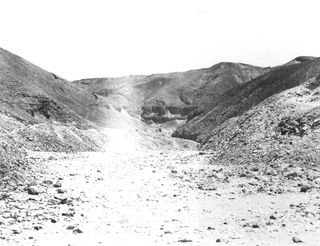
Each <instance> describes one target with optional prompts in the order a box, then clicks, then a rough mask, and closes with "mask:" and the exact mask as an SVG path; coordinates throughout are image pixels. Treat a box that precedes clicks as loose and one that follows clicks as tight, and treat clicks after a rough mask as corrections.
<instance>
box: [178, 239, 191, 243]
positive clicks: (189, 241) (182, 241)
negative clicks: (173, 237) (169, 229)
mask: <svg viewBox="0 0 320 246" xmlns="http://www.w3.org/2000/svg"><path fill="white" fill-rule="evenodd" d="M178 242H179V243H191V242H192V240H189V239H181V240H179V241H178Z"/></svg>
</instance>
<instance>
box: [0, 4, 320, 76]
mask: <svg viewBox="0 0 320 246" xmlns="http://www.w3.org/2000/svg"><path fill="white" fill-rule="evenodd" d="M317 2H319V1H317V0H314V1H313V0H306V1H302V0H301V1H296V0H267V1H262V0H260V1H259V0H221V1H215V0H208V1H206V0H159V1H156V0H127V1H125V0H112V1H111V0H28V1H26V0H0V10H1V13H0V23H1V25H0V27H1V29H0V47H2V48H4V49H6V50H8V51H10V52H13V53H15V54H17V55H19V56H21V57H23V58H25V59H27V60H29V61H30V62H32V63H34V64H36V65H38V66H40V67H42V68H44V69H45V70H48V71H50V72H54V73H56V74H58V75H60V76H62V77H64V78H66V79H69V80H75V79H83V78H92V77H119V76H125V75H130V74H152V73H162V72H174V71H186V70H190V69H196V68H203V67H210V66H212V65H214V64H216V63H218V62H220V61H231V62H242V63H247V64H252V65H257V66H275V65H279V64H282V63H285V62H287V61H289V60H291V59H293V58H295V57H296V56H299V55H311V56H320V31H319V24H320V12H319V10H320V8H319V6H320V3H319V4H318V3H317Z"/></svg>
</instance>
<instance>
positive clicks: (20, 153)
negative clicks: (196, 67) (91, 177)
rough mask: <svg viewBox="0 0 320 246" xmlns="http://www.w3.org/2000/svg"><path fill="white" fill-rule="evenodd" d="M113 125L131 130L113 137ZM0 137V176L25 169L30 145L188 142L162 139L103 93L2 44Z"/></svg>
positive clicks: (68, 147)
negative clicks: (116, 107)
mask: <svg viewBox="0 0 320 246" xmlns="http://www.w3.org/2000/svg"><path fill="white" fill-rule="evenodd" d="M113 129H125V130H126V131H127V132H131V133H132V132H135V133H136V134H131V135H130V137H128V136H126V135H125V134H123V133H122V135H121V134H120V135H121V136H122V138H119V134H118V132H116V133H114V132H113ZM138 132H139V134H138ZM0 137H1V138H0V165H1V166H0V176H1V177H6V179H8V180H12V178H13V179H14V180H17V179H19V177H18V176H19V174H21V175H22V174H23V173H25V172H27V169H28V168H29V167H30V163H29V160H28V159H27V158H26V156H27V154H28V152H30V151H55V152H75V151H97V150H104V149H105V148H110V147H111V146H112V145H113V143H114V142H120V141H125V139H124V137H127V138H126V140H128V139H129V140H130V141H131V142H133V143H134V144H135V148H139V147H141V148H153V147H155V148H156V147H158V146H170V148H180V147H183V145H186V146H191V145H192V146H194V144H191V143H190V144H189V143H186V142H185V141H180V140H179V141H175V140H170V139H168V137H167V136H164V134H162V133H160V132H159V129H158V128H155V127H146V126H144V125H143V124H142V123H141V122H140V121H139V120H137V119H135V118H133V117H131V116H129V115H128V114H126V112H124V111H121V112H120V111H117V110H116V109H114V108H113V107H112V106H110V105H109V104H108V102H107V101H106V100H104V97H99V96H97V95H93V94H92V93H90V92H86V91H84V90H81V89H80V88H77V87H76V86H74V85H73V84H71V83H70V82H69V81H67V80H65V79H63V78H61V77H59V76H58V75H56V74H53V73H50V72H47V71H45V70H43V69H41V68H39V67H37V66H35V65H33V64H32V63H30V62H28V61H26V60H24V59H23V58H21V57H18V56H16V55H14V54H12V53H10V52H8V51H6V50H3V49H0ZM127 142H128V141H127ZM155 142H156V144H154V143H155ZM119 147H121V146H119ZM22 176H23V175H22ZM1 181H3V182H4V179H2V180H1Z"/></svg>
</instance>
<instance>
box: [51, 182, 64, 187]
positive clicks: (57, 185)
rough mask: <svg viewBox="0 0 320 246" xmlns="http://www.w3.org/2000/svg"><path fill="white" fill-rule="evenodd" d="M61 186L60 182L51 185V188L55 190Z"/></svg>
mask: <svg viewBox="0 0 320 246" xmlns="http://www.w3.org/2000/svg"><path fill="white" fill-rule="evenodd" d="M61 186H62V184H61V183H60V182H57V183H55V184H54V185H53V187H55V188H60V187H61Z"/></svg>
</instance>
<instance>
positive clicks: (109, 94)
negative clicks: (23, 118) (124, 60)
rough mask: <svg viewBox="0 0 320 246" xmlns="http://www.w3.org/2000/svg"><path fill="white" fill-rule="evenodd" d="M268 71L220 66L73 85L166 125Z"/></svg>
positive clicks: (118, 106)
mask: <svg viewBox="0 0 320 246" xmlns="http://www.w3.org/2000/svg"><path fill="white" fill-rule="evenodd" d="M266 71H268V69H265V68H260V67H254V66H250V65H246V64H236V63H219V64H217V65H215V66H213V67H210V68H205V69H199V70H191V71H187V72H180V73H178V72H177V73H169V74H153V75H149V76H142V75H140V76H127V77H122V78H101V79H84V80H79V81H74V82H73V83H74V84H76V85H77V86H79V87H81V88H83V89H85V90H86V91H89V92H91V93H96V94H98V95H101V96H104V97H105V98H106V100H107V101H108V103H110V104H112V105H113V106H114V107H116V108H125V109H126V110H128V111H129V112H131V113H136V114H141V115H142V117H143V118H144V119H145V120H152V121H155V122H163V121H167V120H172V119H186V117H187V115H188V114H189V113H190V112H191V111H192V110H194V109H195V108H197V107H198V106H199V105H201V104H202V103H203V102H204V101H208V100H210V101H211V100H212V99H213V98H216V97H217V96H219V95H221V94H223V93H224V92H226V91H228V90H229V89H231V88H233V87H235V86H238V85H239V84H241V83H243V82H245V81H248V80H250V79H252V78H255V77H258V76H260V75H261V74H263V73H265V72H266ZM141 111H142V112H141Z"/></svg>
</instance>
